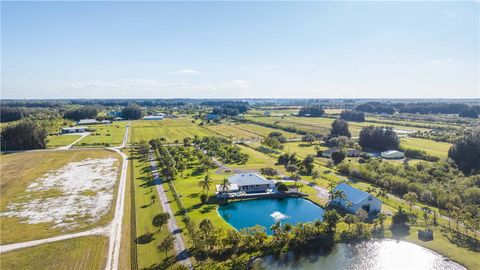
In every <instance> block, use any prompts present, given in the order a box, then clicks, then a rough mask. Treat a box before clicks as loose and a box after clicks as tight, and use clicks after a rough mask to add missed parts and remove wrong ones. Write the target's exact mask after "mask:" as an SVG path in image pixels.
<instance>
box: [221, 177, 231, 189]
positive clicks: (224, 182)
mask: <svg viewBox="0 0 480 270" xmlns="http://www.w3.org/2000/svg"><path fill="white" fill-rule="evenodd" d="M220 187H221V188H222V191H223V192H226V191H228V189H229V188H230V182H229V181H228V178H224V179H223V180H222V183H221V184H220Z"/></svg>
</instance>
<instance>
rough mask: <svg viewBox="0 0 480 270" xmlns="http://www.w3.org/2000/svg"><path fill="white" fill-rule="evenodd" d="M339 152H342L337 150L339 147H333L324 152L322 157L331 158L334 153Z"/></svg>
mask: <svg viewBox="0 0 480 270" xmlns="http://www.w3.org/2000/svg"><path fill="white" fill-rule="evenodd" d="M337 151H340V149H339V148H337V147H333V148H330V149H327V150H323V151H322V157H331V156H332V153H333V152H337Z"/></svg>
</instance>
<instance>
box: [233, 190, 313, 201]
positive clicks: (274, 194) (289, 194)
mask: <svg viewBox="0 0 480 270" xmlns="http://www.w3.org/2000/svg"><path fill="white" fill-rule="evenodd" d="M307 196H308V194H305V193H302V192H297V191H290V192H284V193H282V192H269V193H246V194H242V195H238V196H235V197H229V198H228V200H230V201H232V200H242V199H259V198H262V199H263V198H288V197H307Z"/></svg>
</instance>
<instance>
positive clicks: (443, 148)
mask: <svg viewBox="0 0 480 270" xmlns="http://www.w3.org/2000/svg"><path fill="white" fill-rule="evenodd" d="M400 145H401V146H403V147H405V148H411V149H419V150H423V151H425V152H426V153H427V154H429V155H432V156H437V157H447V156H448V150H449V149H450V147H451V146H452V144H450V143H446V142H436V141H432V140H428V139H420V138H402V139H401V141H400Z"/></svg>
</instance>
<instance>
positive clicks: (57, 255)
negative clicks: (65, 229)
mask: <svg viewBox="0 0 480 270" xmlns="http://www.w3.org/2000/svg"><path fill="white" fill-rule="evenodd" d="M107 249H108V239H107V238H106V237H101V236H87V237H79V238H73V239H69V240H64V241H59V242H54V243H49V244H43V245H40V246H36V247H30V248H23V249H19V250H15V251H11V252H7V253H3V254H2V255H1V260H0V268H1V269H24V270H27V269H31V270H41V269H75V270H81V269H85V270H91V269H103V268H104V265H105V261H106V258H107V256H106V252H107Z"/></svg>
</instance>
